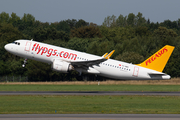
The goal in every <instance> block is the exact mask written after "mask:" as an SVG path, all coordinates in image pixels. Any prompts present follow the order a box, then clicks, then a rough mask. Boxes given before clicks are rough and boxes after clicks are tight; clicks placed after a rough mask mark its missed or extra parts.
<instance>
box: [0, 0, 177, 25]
mask: <svg viewBox="0 0 180 120" xmlns="http://www.w3.org/2000/svg"><path fill="white" fill-rule="evenodd" d="M1 12H6V13H9V15H11V13H12V12H14V13H16V14H17V15H18V16H19V17H22V16H23V15H24V13H26V14H27V13H29V14H31V15H33V16H34V17H35V19H36V20H39V21H41V22H59V21H61V20H67V19H77V20H78V19H83V20H85V21H86V22H93V23H96V24H98V25H101V24H102V23H103V21H104V18H105V17H107V16H112V15H115V16H116V17H118V16H119V15H120V14H122V15H123V16H127V15H128V14H129V13H134V14H135V15H137V14H138V12H141V13H142V14H143V16H144V17H145V18H146V19H148V18H149V19H150V21H151V22H163V21H164V20H168V19H169V20H171V21H174V20H178V19H179V18H180V0H0V13H1Z"/></svg>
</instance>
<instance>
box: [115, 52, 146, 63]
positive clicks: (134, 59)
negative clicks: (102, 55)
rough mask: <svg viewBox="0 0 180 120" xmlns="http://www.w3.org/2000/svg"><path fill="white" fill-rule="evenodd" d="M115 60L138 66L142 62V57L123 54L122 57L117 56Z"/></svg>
mask: <svg viewBox="0 0 180 120" xmlns="http://www.w3.org/2000/svg"><path fill="white" fill-rule="evenodd" d="M115 59H116V60H120V61H124V62H128V63H133V64H138V63H141V62H143V60H144V57H143V56H142V55H139V54H138V53H135V52H124V53H123V54H122V55H121V54H119V55H118V56H117V57H116V58H115Z"/></svg>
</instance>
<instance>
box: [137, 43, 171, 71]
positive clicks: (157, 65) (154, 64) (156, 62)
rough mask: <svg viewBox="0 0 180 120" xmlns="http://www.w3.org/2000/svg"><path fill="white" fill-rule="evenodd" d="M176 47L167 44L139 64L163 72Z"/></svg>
mask: <svg viewBox="0 0 180 120" xmlns="http://www.w3.org/2000/svg"><path fill="white" fill-rule="evenodd" d="M173 50H174V47H173V46H170V45H166V46H164V47H163V48H161V49H160V50H159V51H157V52H156V53H155V54H154V55H152V56H151V57H149V58H148V59H147V60H145V61H144V62H142V63H141V64H138V66H141V67H145V68H149V69H152V70H156V71H159V72H162V71H163V69H164V67H165V65H166V63H167V61H168V60H169V57H170V56H171V53H172V52H173Z"/></svg>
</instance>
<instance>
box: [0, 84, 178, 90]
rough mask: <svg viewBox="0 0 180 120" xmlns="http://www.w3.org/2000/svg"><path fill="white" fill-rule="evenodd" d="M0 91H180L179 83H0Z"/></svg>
mask: <svg viewBox="0 0 180 120" xmlns="http://www.w3.org/2000/svg"><path fill="white" fill-rule="evenodd" d="M0 91H180V85H55V84H50V85H46V84H33V85H32V84H21V85H19V84H15V85H12V84H0Z"/></svg>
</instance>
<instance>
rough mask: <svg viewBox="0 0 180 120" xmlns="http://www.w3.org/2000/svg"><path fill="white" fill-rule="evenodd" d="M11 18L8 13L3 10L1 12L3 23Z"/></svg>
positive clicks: (0, 18)
mask: <svg viewBox="0 0 180 120" xmlns="http://www.w3.org/2000/svg"><path fill="white" fill-rule="evenodd" d="M9 19H10V17H9V14H8V13H5V12H2V13H1V14H0V23H3V22H5V23H8V22H9Z"/></svg>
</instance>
